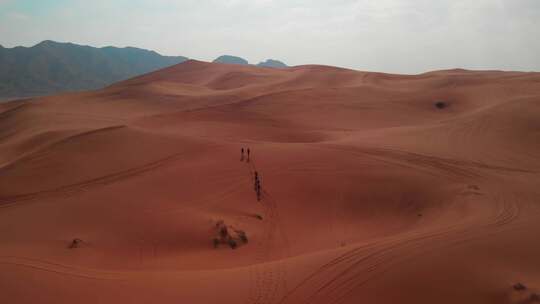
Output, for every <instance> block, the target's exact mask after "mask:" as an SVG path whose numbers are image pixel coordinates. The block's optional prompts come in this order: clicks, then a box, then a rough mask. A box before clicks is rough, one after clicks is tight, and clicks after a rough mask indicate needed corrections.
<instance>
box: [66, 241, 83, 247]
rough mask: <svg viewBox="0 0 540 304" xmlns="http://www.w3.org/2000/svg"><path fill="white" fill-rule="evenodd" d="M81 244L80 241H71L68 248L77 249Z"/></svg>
mask: <svg viewBox="0 0 540 304" xmlns="http://www.w3.org/2000/svg"><path fill="white" fill-rule="evenodd" d="M81 242H82V240H81V239H73V241H71V244H69V248H71V249H73V248H78V247H79V245H80V244H81Z"/></svg>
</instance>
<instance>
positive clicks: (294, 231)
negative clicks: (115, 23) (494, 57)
mask: <svg viewBox="0 0 540 304" xmlns="http://www.w3.org/2000/svg"><path fill="white" fill-rule="evenodd" d="M241 148H250V151H251V155H250V161H249V162H247V160H246V159H244V160H243V161H241V160H240V158H241V155H240V149H241ZM0 151H1V153H0V303H55V304H58V303H222V304H227V303H231V304H232V303H235V304H248V303H253V304H255V303H258V304H263V303H264V304H270V303H274V304H291V303H393V304H394V303H415V304H419V303H533V302H535V298H534V294H538V293H540V242H539V236H540V220H539V219H540V187H539V185H540V73H524V72H501V71H467V70H445V71H435V72H430V73H425V74H420V75H391V74H383V73H372V72H359V71H353V70H347V69H341V68H334V67H328V66H317V65H309V66H298V67H292V68H287V69H270V68H260V67H254V66H239V65H226V64H215V63H205V62H199V61H193V60H191V61H187V62H185V63H182V64H179V65H176V66H173V67H170V68H167V69H163V70H160V71H157V72H154V73H151V74H147V75H143V76H141V77H137V78H134V79H130V80H127V81H124V82H121V83H117V84H115V85H112V86H110V87H108V88H106V89H103V90H99V91H93V92H84V93H74V94H64V95H58V96H50V97H44V98H35V99H31V100H23V101H11V102H6V103H1V104H0ZM255 171H257V172H258V174H259V176H260V180H261V189H262V190H261V201H260V202H258V201H257V197H256V193H255V191H254V173H255ZM218 221H223V223H225V225H227V226H228V227H229V230H230V231H233V229H237V230H242V231H244V232H245V233H246V236H247V238H248V242H247V243H246V244H240V246H238V247H237V248H236V249H231V248H230V247H228V246H227V244H220V245H219V246H218V247H217V248H214V246H213V239H214V238H215V237H216V233H217V232H216V223H217V222H218ZM74 240H76V241H75V243H76V244H74V243H73V242H74ZM517 283H520V284H522V285H523V286H521V287H523V288H515V286H514V285H515V284H517Z"/></svg>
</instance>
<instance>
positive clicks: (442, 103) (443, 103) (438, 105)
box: [435, 101, 448, 109]
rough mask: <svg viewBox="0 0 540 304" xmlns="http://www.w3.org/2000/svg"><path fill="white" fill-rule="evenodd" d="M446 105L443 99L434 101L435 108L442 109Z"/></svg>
mask: <svg viewBox="0 0 540 304" xmlns="http://www.w3.org/2000/svg"><path fill="white" fill-rule="evenodd" d="M447 106H448V105H447V104H446V102H444V101H437V102H435V107H437V109H444V108H446V107H447Z"/></svg>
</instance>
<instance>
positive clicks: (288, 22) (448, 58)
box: [0, 0, 540, 73]
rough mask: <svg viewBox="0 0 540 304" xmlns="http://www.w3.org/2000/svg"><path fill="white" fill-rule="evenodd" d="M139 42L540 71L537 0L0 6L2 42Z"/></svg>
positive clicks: (343, 61) (391, 67)
mask: <svg viewBox="0 0 540 304" xmlns="http://www.w3.org/2000/svg"><path fill="white" fill-rule="evenodd" d="M42 40H55V41H64V42H67V41H69V42H74V43H79V44H86V45H92V46H107V45H114V46H136V47H140V48H146V49H152V50H155V51H157V52H159V53H161V54H165V55H184V56H187V57H190V58H193V59H199V60H204V61H211V60H213V59H214V58H215V57H217V56H219V55H222V54H231V55H238V56H241V57H244V58H246V59H247V60H248V61H250V62H251V63H257V62H259V61H261V60H263V59H266V58H275V59H280V60H282V61H284V62H286V63H287V64H289V65H300V64H309V63H318V64H326V65H334V66H341V67H348V68H353V69H358V70H370V71H384V72H397V73H419V72H424V71H428V70H436V69H446V68H456V67H460V68H469V69H504V70H525V71H531V70H534V71H540V0H371V1H368V0H356V1H354V0H221V1H218V0H208V1H207V0H177V1H174V0H91V1H90V0H71V1H70V0H0V44H1V45H3V46H4V47H13V46H17V45H23V46H31V45H34V44H36V43H38V42H40V41H42Z"/></svg>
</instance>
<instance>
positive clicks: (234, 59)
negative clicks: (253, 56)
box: [213, 55, 249, 65]
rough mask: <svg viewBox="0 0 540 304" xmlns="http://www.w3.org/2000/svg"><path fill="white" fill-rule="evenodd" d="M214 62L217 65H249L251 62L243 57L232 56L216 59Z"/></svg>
mask: <svg viewBox="0 0 540 304" xmlns="http://www.w3.org/2000/svg"><path fill="white" fill-rule="evenodd" d="M213 62H216V63H228V64H243V65H248V64H249V62H248V61H247V60H245V59H244V58H241V57H236V56H231V55H223V56H219V57H218V58H216V59H215V60H214V61H213Z"/></svg>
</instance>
